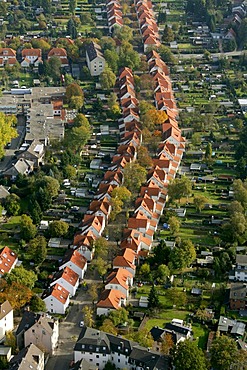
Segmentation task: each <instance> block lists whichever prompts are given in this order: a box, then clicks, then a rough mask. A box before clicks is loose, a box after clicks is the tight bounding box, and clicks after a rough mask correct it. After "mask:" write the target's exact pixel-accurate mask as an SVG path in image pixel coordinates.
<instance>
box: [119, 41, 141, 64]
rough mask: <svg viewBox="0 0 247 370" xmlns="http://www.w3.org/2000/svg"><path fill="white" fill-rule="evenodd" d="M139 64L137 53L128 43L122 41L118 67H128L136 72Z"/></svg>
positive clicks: (139, 59)
mask: <svg viewBox="0 0 247 370" xmlns="http://www.w3.org/2000/svg"><path fill="white" fill-rule="evenodd" d="M140 64H141V58H140V55H139V53H138V52H137V51H135V50H134V49H133V46H132V45H131V44H130V43H129V42H126V41H123V42H122V45H121V47H120V52H119V67H129V68H131V69H132V70H136V69H138V68H139V67H140Z"/></svg>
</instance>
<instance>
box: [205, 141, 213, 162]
mask: <svg viewBox="0 0 247 370" xmlns="http://www.w3.org/2000/svg"><path fill="white" fill-rule="evenodd" d="M212 152H213V150H212V144H211V143H207V146H206V150H205V158H206V159H210V158H212Z"/></svg>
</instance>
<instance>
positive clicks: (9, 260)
mask: <svg viewBox="0 0 247 370" xmlns="http://www.w3.org/2000/svg"><path fill="white" fill-rule="evenodd" d="M17 261H18V257H17V254H16V253H15V252H14V251H12V250H11V249H10V248H9V247H4V248H3V249H2V250H1V252H0V277H1V276H2V275H3V274H6V273H8V272H10V271H11V270H13V268H14V267H15V266H16V264H17Z"/></svg>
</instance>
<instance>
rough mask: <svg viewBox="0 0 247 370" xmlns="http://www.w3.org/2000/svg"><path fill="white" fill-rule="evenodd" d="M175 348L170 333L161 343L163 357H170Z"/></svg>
mask: <svg viewBox="0 0 247 370" xmlns="http://www.w3.org/2000/svg"><path fill="white" fill-rule="evenodd" d="M173 347H174V342H173V339H172V335H171V334H169V333H166V334H165V335H164V337H163V339H162V343H161V352H162V353H163V355H169V354H170V350H171V349H172V348H173Z"/></svg>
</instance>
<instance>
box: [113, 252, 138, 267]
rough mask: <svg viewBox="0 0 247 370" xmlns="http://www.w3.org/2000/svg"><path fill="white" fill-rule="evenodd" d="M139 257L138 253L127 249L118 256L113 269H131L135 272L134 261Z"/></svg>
mask: <svg viewBox="0 0 247 370" xmlns="http://www.w3.org/2000/svg"><path fill="white" fill-rule="evenodd" d="M136 257H137V255H136V253H135V252H134V251H133V250H132V249H130V248H125V249H122V250H121V251H120V252H119V253H118V255H117V256H116V257H115V258H114V260H113V267H114V266H119V267H129V268H131V269H133V270H135V268H136V267H135V265H134V261H135V259H136Z"/></svg>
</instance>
